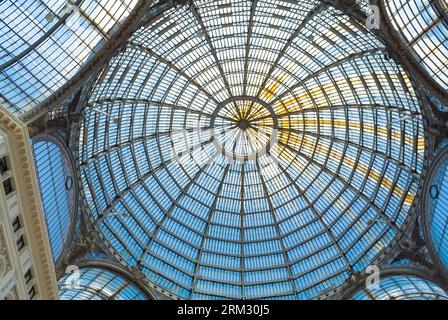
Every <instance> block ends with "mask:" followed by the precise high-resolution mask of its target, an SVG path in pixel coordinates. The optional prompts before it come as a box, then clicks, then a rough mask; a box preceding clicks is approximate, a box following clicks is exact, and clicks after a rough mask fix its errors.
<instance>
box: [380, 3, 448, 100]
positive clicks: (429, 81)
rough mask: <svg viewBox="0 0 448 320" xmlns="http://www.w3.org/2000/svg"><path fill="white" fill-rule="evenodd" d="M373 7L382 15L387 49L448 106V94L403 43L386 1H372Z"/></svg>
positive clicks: (382, 28)
mask: <svg viewBox="0 0 448 320" xmlns="http://www.w3.org/2000/svg"><path fill="white" fill-rule="evenodd" d="M372 5H376V6H377V7H378V9H379V14H380V27H381V30H382V31H383V37H384V40H385V41H386V44H387V47H388V48H389V49H390V50H391V53H393V54H394V56H395V57H397V58H398V59H399V60H400V62H401V64H402V65H403V66H404V67H405V68H406V70H407V71H409V72H410V73H411V74H412V76H413V77H414V79H415V80H417V81H418V83H419V84H420V85H422V86H424V87H425V88H426V89H427V90H428V91H429V92H431V93H432V94H433V95H434V96H435V97H436V98H437V99H439V100H440V102H442V103H443V104H445V105H447V106H448V92H447V90H445V89H443V88H442V87H441V86H440V85H439V84H438V83H437V82H436V81H435V80H434V79H433V78H432V77H431V76H430V75H429V74H428V73H427V72H426V71H425V70H424V69H423V68H422V67H421V66H420V64H419V63H418V62H417V61H416V60H415V58H414V57H413V56H412V53H411V52H410V50H409V49H408V48H407V47H406V45H405V44H404V43H403V42H402V41H401V39H400V37H399V35H398V33H397V31H396V30H395V28H394V27H393V26H392V23H391V22H390V21H389V16H388V14H387V12H386V8H385V5H384V0H372Z"/></svg>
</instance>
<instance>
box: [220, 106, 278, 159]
mask: <svg viewBox="0 0 448 320" xmlns="http://www.w3.org/2000/svg"><path fill="white" fill-rule="evenodd" d="M211 128H212V139H213V143H214V145H215V147H216V149H217V152H218V153H220V154H223V155H225V156H226V157H228V158H230V159H232V160H239V161H246V160H249V159H256V158H257V157H259V156H261V155H263V154H266V153H267V152H268V151H269V150H270V148H271V147H272V145H273V144H275V143H276V139H277V132H276V131H277V128H278V122H277V116H276V115H275V113H274V111H273V109H272V108H271V107H270V106H269V105H268V104H266V103H265V102H264V101H262V100H260V99H255V98H248V97H245V98H243V97H236V98H233V99H229V100H228V101H225V102H224V103H222V104H221V105H219V106H218V108H216V110H215V112H214V113H213V115H212V119H211Z"/></svg>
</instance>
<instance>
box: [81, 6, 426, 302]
mask: <svg viewBox="0 0 448 320" xmlns="http://www.w3.org/2000/svg"><path fill="white" fill-rule="evenodd" d="M84 116H85V120H84V122H83V124H82V127H81V131H80V139H79V149H78V153H79V154H78V157H79V170H80V175H81V186H82V188H83V193H84V196H85V200H86V203H87V205H88V208H89V211H90V214H91V217H92V219H93V220H94V221H95V222H96V224H97V225H98V227H99V229H100V230H101V232H102V234H103V235H104V237H105V238H106V239H107V241H108V242H109V243H110V244H111V246H112V247H113V250H114V251H115V252H117V253H118V254H119V255H120V256H121V257H122V259H123V260H124V261H125V263H127V264H129V265H136V264H137V263H139V264H141V266H142V270H143V272H144V273H145V274H146V276H147V278H148V279H149V280H150V281H151V282H153V283H155V284H157V285H158V286H160V287H162V288H164V289H167V290H169V291H170V292H172V293H174V294H176V295H178V296H180V297H182V298H193V299H200V298H205V299H214V298H218V299H222V298H237V299H239V298H244V299H257V298H279V299H292V298H298V299H311V298H315V297H316V296H318V295H319V294H322V293H323V292H325V291H327V290H329V289H332V288H336V287H338V286H340V285H341V284H342V283H344V282H345V281H346V280H347V279H348V277H349V275H350V274H351V273H352V272H356V271H361V270H363V269H364V268H365V267H366V266H368V265H369V264H370V263H372V261H373V260H374V259H375V258H376V257H377V256H378V255H379V254H380V253H381V252H383V250H385V249H386V248H387V247H388V245H389V244H391V243H392V241H393V240H394V239H395V236H396V235H397V232H398V230H399V229H400V228H404V227H405V226H406V223H407V217H408V215H409V211H410V208H411V205H412V204H413V202H414V198H415V197H416V196H417V189H418V184H419V179H420V173H421V171H422V170H423V161H424V160H423V159H424V150H425V139H424V132H423V121H422V115H421V113H420V107H419V104H418V100H417V98H416V95H415V93H414V91H413V89H412V86H411V83H410V80H409V79H408V77H407V75H406V73H405V72H403V70H402V69H401V68H400V67H399V66H397V65H396V64H395V62H394V61H392V60H387V59H385V58H384V47H383V45H382V44H381V42H380V41H378V40H377V39H376V38H375V37H374V36H373V35H372V34H370V33H369V32H368V31H367V30H366V29H364V28H363V26H361V25H359V24H358V23H357V22H355V21H353V20H352V19H350V18H349V17H347V16H344V15H343V14H342V13H341V12H339V11H337V10H335V9H334V8H332V7H327V6H325V5H323V4H322V3H321V2H320V1H312V0H307V1H301V2H300V4H295V3H293V2H291V1H205V0H203V1H194V5H193V6H192V8H182V9H177V10H176V9H172V10H170V11H168V12H166V13H164V14H163V15H162V16H161V17H160V19H159V20H158V21H157V22H156V23H155V24H153V25H151V26H148V27H147V28H144V29H140V30H138V31H137V32H136V33H135V34H134V35H133V36H132V38H131V39H130V40H129V42H128V44H127V45H126V47H125V48H124V49H123V50H122V52H121V53H119V54H117V55H116V56H115V57H114V58H113V60H112V61H111V63H110V64H109V66H108V67H107V68H106V69H104V70H103V72H102V74H101V76H100V77H99V78H98V80H97V83H96V85H95V87H94V89H93V91H92V94H91V97H90V100H89V105H88V106H87V107H86V110H85V114H84Z"/></svg>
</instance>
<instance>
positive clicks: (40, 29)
mask: <svg viewBox="0 0 448 320" xmlns="http://www.w3.org/2000/svg"><path fill="white" fill-rule="evenodd" d="M136 3H137V0H131V1H121V0H120V1H110V0H18V1H12V0H6V1H0V30H2V32H1V33H0V93H1V95H0V97H1V98H2V100H5V102H6V103H5V104H6V106H7V107H8V108H9V109H10V111H11V112H13V113H15V114H16V115H17V114H20V113H22V112H25V111H28V110H29V109H31V108H32V107H33V106H35V105H36V104H37V103H39V102H42V101H43V100H44V99H45V98H47V97H49V96H50V95H51V94H52V93H53V92H55V91H56V90H57V89H59V88H60V87H61V86H62V85H63V84H64V83H65V82H67V81H68V80H69V79H70V78H72V77H73V76H74V75H75V74H76V72H78V70H79V69H80V68H81V67H82V66H83V64H85V63H86V62H87V60H88V59H89V58H90V57H91V56H92V54H94V53H96V52H97V51H98V50H99V49H100V47H101V46H102V44H103V43H104V42H105V41H107V40H109V39H110V37H111V34H112V33H113V31H114V30H115V28H116V27H117V24H119V23H120V22H122V21H123V20H124V19H125V18H126V17H127V16H128V15H129V13H130V12H131V10H132V9H133V7H134V6H135V4H136ZM114 27H115V28H114Z"/></svg>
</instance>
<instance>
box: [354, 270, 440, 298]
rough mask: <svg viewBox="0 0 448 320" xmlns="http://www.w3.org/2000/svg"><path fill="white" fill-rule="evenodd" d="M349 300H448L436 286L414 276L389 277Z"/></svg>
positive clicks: (355, 294)
mask: <svg viewBox="0 0 448 320" xmlns="http://www.w3.org/2000/svg"><path fill="white" fill-rule="evenodd" d="M350 299H351V300H448V295H447V293H446V292H445V291H444V290H443V289H442V288H440V287H439V286H438V285H437V284H434V283H432V282H431V281H429V280H427V279H423V278H420V277H417V276H415V275H391V276H388V277H386V278H385V279H382V280H381V281H380V282H379V284H378V285H377V286H376V287H371V288H369V287H363V288H361V289H360V290H359V291H357V292H355V293H354V294H353V296H351V297H350Z"/></svg>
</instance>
